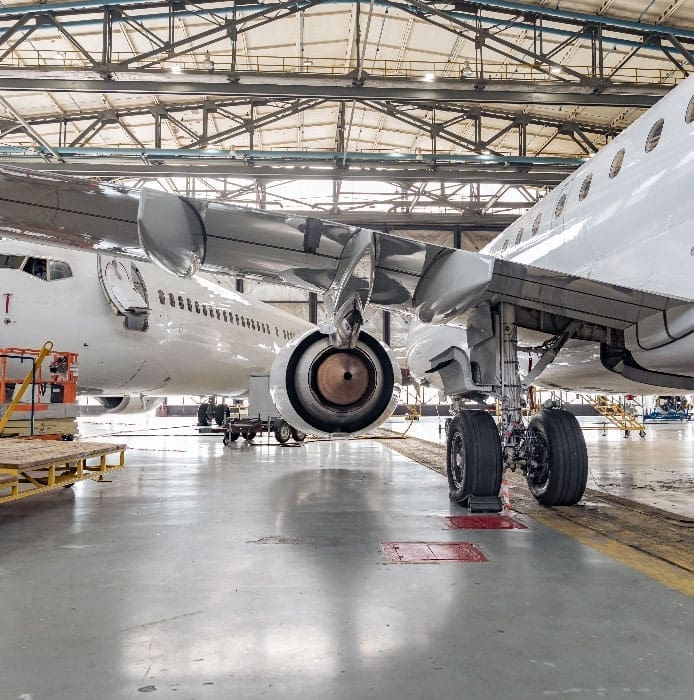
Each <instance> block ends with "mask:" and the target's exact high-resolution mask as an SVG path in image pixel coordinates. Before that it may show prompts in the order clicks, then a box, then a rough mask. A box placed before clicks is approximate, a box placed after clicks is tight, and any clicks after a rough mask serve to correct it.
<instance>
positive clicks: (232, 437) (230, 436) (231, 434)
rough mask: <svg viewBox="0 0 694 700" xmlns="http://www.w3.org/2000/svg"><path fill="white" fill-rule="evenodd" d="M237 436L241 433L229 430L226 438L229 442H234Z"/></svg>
mask: <svg viewBox="0 0 694 700" xmlns="http://www.w3.org/2000/svg"><path fill="white" fill-rule="evenodd" d="M239 437H241V433H236V432H229V433H227V438H228V440H229V442H236V441H237V440H238V439H239Z"/></svg>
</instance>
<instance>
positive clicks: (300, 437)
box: [292, 428, 306, 442]
mask: <svg viewBox="0 0 694 700" xmlns="http://www.w3.org/2000/svg"><path fill="white" fill-rule="evenodd" d="M305 439H306V433H304V432H302V431H301V430H297V429H296V428H292V440H294V442H303V441H304V440H305Z"/></svg>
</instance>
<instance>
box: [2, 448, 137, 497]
mask: <svg viewBox="0 0 694 700" xmlns="http://www.w3.org/2000/svg"><path fill="white" fill-rule="evenodd" d="M125 450H126V446H125V445H115V444H112V443H106V442H62V441H59V440H22V439H14V438H2V439H0V503H5V502H6V501H16V500H17V499H19V498H25V497H26V496H33V495H34V494H38V493H43V492H44V491H49V490H50V489H55V488H60V487H64V486H70V485H72V484H74V483H75V482H77V481H85V480H87V479H103V476H104V474H107V473H108V472H112V471H116V470H118V469H122V468H123V467H124V466H125ZM113 454H115V455H117V456H116V459H117V463H115V464H108V463H107V461H106V458H107V457H108V455H113ZM88 462H89V464H88Z"/></svg>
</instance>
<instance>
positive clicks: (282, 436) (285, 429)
mask: <svg viewBox="0 0 694 700" xmlns="http://www.w3.org/2000/svg"><path fill="white" fill-rule="evenodd" d="M274 434H275V440H277V442H279V443H280V445H284V444H285V443H287V442H289V440H290V439H291V437H292V429H291V428H290V427H289V423H287V422H286V421H283V420H281V421H278V422H277V423H275V430H274Z"/></svg>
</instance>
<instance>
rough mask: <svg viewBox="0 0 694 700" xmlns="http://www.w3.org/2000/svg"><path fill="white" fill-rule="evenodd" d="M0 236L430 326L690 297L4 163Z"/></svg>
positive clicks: (597, 315) (613, 318)
mask: <svg viewBox="0 0 694 700" xmlns="http://www.w3.org/2000/svg"><path fill="white" fill-rule="evenodd" d="M0 234H1V235H3V236H6V237H14V238H24V239H30V240H33V241H34V242H42V241H43V242H45V243H47V244H53V245H59V246H66V247H74V248H80V249H85V248H89V249H93V250H95V251H97V252H104V251H110V252H112V253H117V254H121V255H126V256H130V257H135V258H144V257H145V256H149V257H150V258H151V259H153V260H154V261H155V262H157V263H159V264H160V265H161V266H162V267H164V268H165V269H167V270H168V271H169V272H171V273H173V274H176V275H179V276H183V277H185V276H189V275H192V274H195V272H197V271H198V270H200V269H202V270H205V271H210V272H217V273H224V274H230V275H236V276H249V277H254V278H258V279H263V280H266V281H268V282H272V283H283V284H288V285H292V286H296V287H301V288H304V289H308V290H311V291H316V292H319V293H322V294H324V295H326V296H328V297H329V298H330V299H331V300H332V301H333V308H338V307H339V305H340V300H342V299H344V298H346V297H347V296H348V295H349V294H358V295H360V297H361V301H362V302H363V303H364V305H365V304H366V303H367V302H369V303H372V304H375V305H377V306H381V307H384V308H389V309H392V310H396V311H398V310H399V311H402V312H405V313H415V314H416V315H418V316H419V318H420V319H421V320H423V321H425V322H434V323H437V322H438V323H441V322H446V321H448V320H452V319H454V318H456V317H459V316H460V315H461V314H463V313H464V312H465V311H466V310H468V309H470V308H472V307H474V306H477V305H479V304H481V303H483V302H485V301H488V302H490V303H496V302H500V301H507V302H512V303H514V304H515V305H517V306H518V307H520V308H521V309H527V310H528V312H529V313H530V314H534V315H536V316H537V314H542V313H547V314H552V315H553V317H554V318H562V319H571V320H579V321H583V322H586V323H591V324H596V325H600V326H603V327H607V328H614V329H624V328H626V327H628V326H631V325H633V324H635V323H637V322H638V321H640V320H642V319H644V318H646V317H650V316H652V315H653V314H658V313H659V312H668V310H672V309H675V308H676V307H680V306H681V305H682V304H683V303H684V302H685V301H686V300H682V299H677V298H673V297H667V296H662V295H657V294H652V293H647V292H644V291H640V290H636V289H628V288H625V287H619V286H615V285H611V284H608V283H605V282H600V281H597V280H590V279H585V278H581V277H575V276H571V275H567V274H562V273H559V272H553V271H549V270H543V269H539V268H536V267H533V266H529V265H524V264H519V263H515V262H512V261H508V260H503V259H499V258H493V257H491V256H486V255H483V254H480V253H473V252H469V251H462V250H454V249H451V248H446V247H444V246H439V245H432V244H426V243H422V242H418V241H414V240H409V239H405V238H401V237H399V236H394V235H391V234H386V233H380V232H377V231H371V230H368V229H361V228H357V227H353V226H346V225H344V224H340V223H336V222H332V221H325V220H321V219H317V218H310V217H309V218H306V217H295V216H292V215H287V214H283V213H275V212H265V211H257V210H253V209H248V208H245V207H239V206H235V205H230V204H227V203H224V202H219V201H202V200H195V199H192V198H185V197H179V196H176V195H172V194H168V193H166V192H162V191H157V190H151V189H145V190H139V191H138V190H132V189H127V188H122V187H115V186H112V185H105V184H101V183H97V182H90V181H85V180H81V179H76V178H70V177H66V176H60V175H55V174H48V173H36V172H32V171H24V170H20V169H15V168H8V167H3V168H0ZM528 323H530V321H528Z"/></svg>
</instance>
